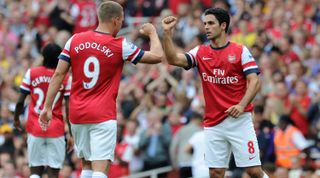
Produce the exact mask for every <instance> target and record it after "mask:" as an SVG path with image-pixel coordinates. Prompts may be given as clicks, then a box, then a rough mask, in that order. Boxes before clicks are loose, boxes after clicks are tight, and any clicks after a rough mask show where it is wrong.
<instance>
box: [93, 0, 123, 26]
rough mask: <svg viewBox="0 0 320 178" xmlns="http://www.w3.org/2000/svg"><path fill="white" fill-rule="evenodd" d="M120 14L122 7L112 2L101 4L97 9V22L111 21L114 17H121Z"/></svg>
mask: <svg viewBox="0 0 320 178" xmlns="http://www.w3.org/2000/svg"><path fill="white" fill-rule="evenodd" d="M122 13H123V8H122V6H121V5H120V4H119V3H117V2H113V1H107V2H102V3H101V4H100V6H99V8H98V17H99V20H100V21H103V22H105V21H111V19H112V18H115V17H121V15H122Z"/></svg>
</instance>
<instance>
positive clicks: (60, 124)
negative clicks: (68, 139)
mask: <svg viewBox="0 0 320 178" xmlns="http://www.w3.org/2000/svg"><path fill="white" fill-rule="evenodd" d="M54 70H55V69H49V68H46V67H44V66H41V67H35V68H31V69H29V70H28V71H27V73H26V74H25V76H24V79H23V81H22V85H21V87H20V89H21V92H23V93H26V94H30V97H31V100H30V103H29V110H28V121H27V125H26V130H27V132H28V133H31V134H33V135H34V136H45V137H57V136H61V135H63V134H64V121H63V115H62V100H63V96H64V95H65V94H66V93H68V91H67V89H66V85H67V77H66V78H65V80H64V81H63V85H62V86H61V88H60V89H59V92H58V93H57V95H56V98H55V101H54V106H53V112H52V115H53V116H52V122H51V124H50V127H49V128H48V130H47V131H46V132H43V131H42V130H41V128H40V126H39V124H38V118H39V114H40V111H41V109H42V108H43V104H44V101H45V97H46V93H47V91H48V87H49V83H50V81H51V78H52V76H53V74H54Z"/></svg>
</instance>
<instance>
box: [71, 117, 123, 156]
mask: <svg viewBox="0 0 320 178" xmlns="http://www.w3.org/2000/svg"><path fill="white" fill-rule="evenodd" d="M71 131H72V134H73V138H74V143H75V149H76V152H77V155H78V157H79V158H84V159H85V160H87V161H95V160H111V161H113V159H114V149H115V147H116V140H117V121H115V120H108V121H105V122H101V123H97V124H71Z"/></svg>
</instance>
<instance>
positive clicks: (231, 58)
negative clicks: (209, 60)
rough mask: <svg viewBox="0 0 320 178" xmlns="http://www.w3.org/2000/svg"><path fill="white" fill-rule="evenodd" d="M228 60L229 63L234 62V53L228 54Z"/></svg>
mask: <svg viewBox="0 0 320 178" xmlns="http://www.w3.org/2000/svg"><path fill="white" fill-rule="evenodd" d="M228 61H229V62H231V63H235V62H236V55H231V54H229V55H228Z"/></svg>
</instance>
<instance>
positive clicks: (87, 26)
mask: <svg viewBox="0 0 320 178" xmlns="http://www.w3.org/2000/svg"><path fill="white" fill-rule="evenodd" d="M96 10H97V7H96V3H95V2H94V1H92V0H76V1H75V2H74V3H73V4H72V6H71V9H70V14H71V16H72V18H73V19H74V27H73V34H75V33H80V32H85V31H88V30H94V29H95V28H96V27H97V13H96Z"/></svg>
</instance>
